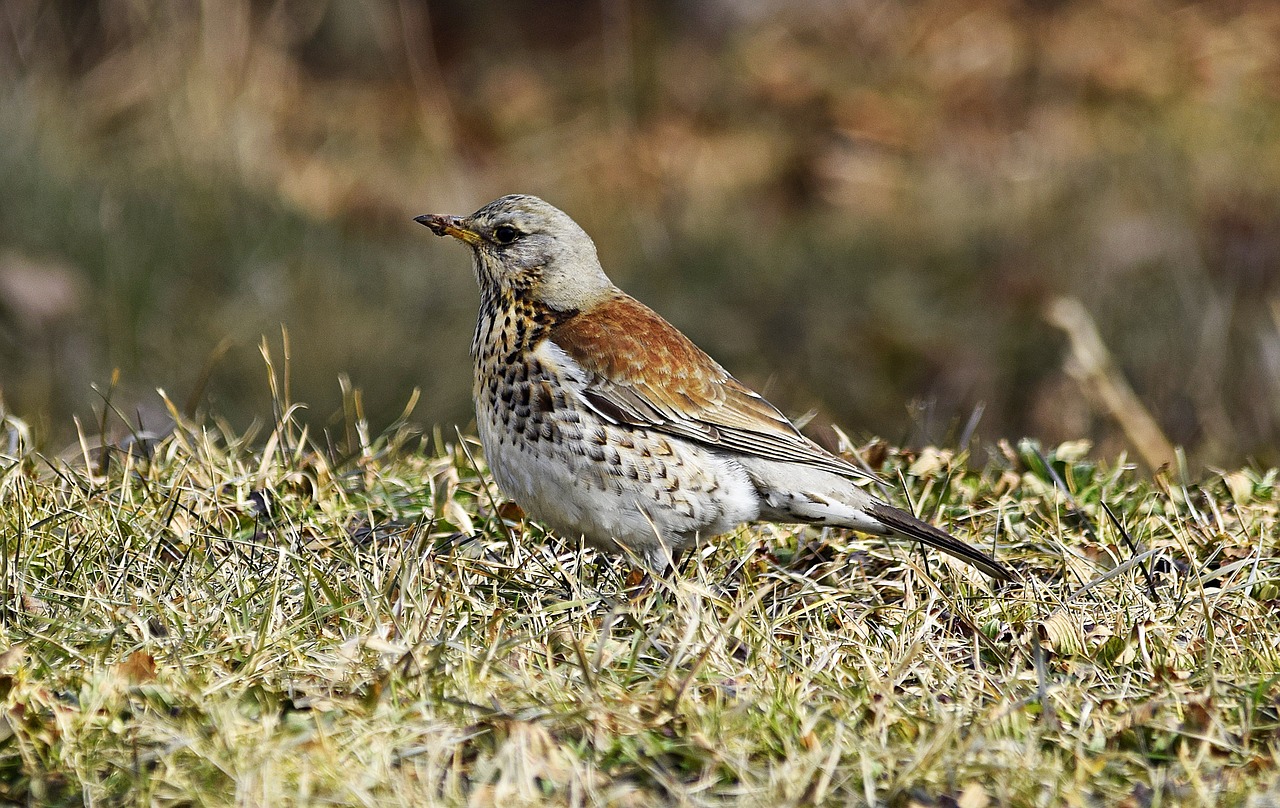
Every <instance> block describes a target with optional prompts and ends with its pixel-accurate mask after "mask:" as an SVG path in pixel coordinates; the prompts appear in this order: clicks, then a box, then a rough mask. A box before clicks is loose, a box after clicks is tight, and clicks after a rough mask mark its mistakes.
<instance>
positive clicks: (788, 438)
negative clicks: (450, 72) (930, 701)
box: [415, 195, 1013, 580]
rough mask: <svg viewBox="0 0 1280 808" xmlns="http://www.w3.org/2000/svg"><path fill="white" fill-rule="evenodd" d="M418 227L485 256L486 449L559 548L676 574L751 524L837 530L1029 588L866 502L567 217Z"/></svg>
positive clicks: (498, 209)
mask: <svg viewBox="0 0 1280 808" xmlns="http://www.w3.org/2000/svg"><path fill="white" fill-rule="evenodd" d="M415 221H417V222H419V223H421V224H424V225H426V226H427V227H429V228H431V230H432V232H434V233H435V234H436V235H438V236H453V237H454V238H457V239H460V240H461V241H464V242H466V243H467V245H468V246H470V247H471V253H472V259H473V261H472V263H473V267H474V269H475V275H476V281H477V283H479V285H480V314H479V318H478V319H477V321H476V330H475V336H474V338H473V340H472V342H471V354H472V357H473V358H474V360H475V382H474V388H473V392H474V396H475V403H476V426H477V429H478V430H479V432H480V442H481V444H482V445H483V446H484V452H485V457H486V458H487V459H488V462H489V467H490V469H491V470H492V472H493V476H494V479H496V480H497V483H498V486H499V487H500V488H501V489H502V491H503V492H504V493H505V494H506V495H507V496H509V497H511V498H512V499H513V500H515V502H516V503H517V504H519V505H520V507H522V508H523V509H524V510H525V511H526V512H527V513H528V514H530V515H531V516H533V517H534V518H535V519H538V520H540V521H542V522H543V523H544V524H546V525H547V526H548V527H550V528H551V529H552V530H554V531H555V532H556V533H558V534H559V535H561V536H563V537H565V538H577V537H579V536H581V537H583V538H584V539H585V540H586V541H587V542H589V543H590V544H592V545H594V546H596V547H599V548H602V549H604V550H608V551H613V552H619V551H630V552H631V553H634V554H637V555H639V556H640V557H641V559H642V560H643V561H644V562H645V563H646V564H648V565H649V566H650V567H651V568H652V569H655V570H661V569H663V568H665V567H666V566H667V565H668V564H670V563H672V560H673V558H678V557H679V554H680V553H682V552H683V551H684V550H686V549H688V548H689V547H691V546H692V545H694V544H695V543H696V542H697V541H698V540H699V539H707V538H710V537H713V536H716V535H719V534H721V533H725V532H728V531H729V530H732V529H733V528H734V527H736V526H738V525H740V524H742V523H744V522H755V521H771V522H792V523H805V524H812V525H828V526H832V527H844V528H852V529H854V530H858V531H862V532H864V533H871V534H875V535H879V536H890V535H897V536H902V537H905V538H908V539H915V540H918V541H921V542H924V543H925V544H928V545H930V546H933V547H936V548H938V549H939V550H942V551H943V552H945V553H950V554H951V555H953V556H955V557H957V558H960V559H962V560H964V561H966V562H968V563H970V564H972V565H974V566H975V567H977V568H978V569H980V570H982V571H983V572H985V573H986V574H987V575H990V576H991V577H993V578H999V579H1002V580H1010V579H1012V578H1013V573H1012V572H1011V571H1010V569H1009V568H1008V567H1006V566H1005V565H1004V564H1001V563H1000V562H999V561H996V560H995V559H994V558H992V557H991V556H989V555H987V554H986V553H984V552H982V551H981V550H978V549H976V548H974V547H972V546H970V545H968V544H966V543H964V542H962V541H960V540H959V539H956V538H954V537H952V536H950V535H948V534H947V533H946V532H944V531H942V530H940V529H938V528H936V527H934V526H933V525H930V524H927V523H925V522H922V521H920V520H919V519H917V518H915V517H914V516H912V515H911V514H909V513H907V512H906V511H902V510H899V509H898V508H895V507H893V506H891V505H889V504H887V503H885V502H882V501H881V500H879V499H877V498H876V497H874V496H872V495H871V494H869V493H867V491H865V490H864V489H862V488H860V487H859V486H858V485H857V483H859V482H863V483H865V482H867V480H868V479H874V477H873V475H872V474H870V473H869V472H865V471H863V470H861V469H859V468H858V467H856V466H854V465H852V464H851V463H849V462H847V461H846V460H844V459H842V458H840V457H837V456H836V455H834V454H831V453H830V452H827V451H826V450H824V449H823V448H821V447H820V446H818V445H817V444H816V443H814V442H813V441H811V440H809V439H808V438H806V437H805V436H804V435H802V434H800V431H799V430H798V429H796V427H795V426H794V425H793V424H792V423H791V422H790V421H788V420H787V418H786V417H785V416H783V415H782V413H781V412H779V410H778V409H777V408H776V407H774V406H773V405H772V404H770V403H769V402H768V401H766V400H765V399H764V398H763V397H761V396H760V395H759V394H758V393H756V392H754V391H753V390H751V389H749V388H748V387H746V386H745V385H743V384H742V383H740V382H739V381H738V380H737V379H735V378H734V377H733V376H730V375H729V373H728V371H726V370H725V369H724V368H722V367H721V366H720V365H719V364H717V363H716V362H715V360H713V359H712V358H711V357H710V356H708V355H707V354H705V353H703V351H702V350H700V349H699V348H698V347H697V346H696V345H694V344H693V343H692V342H691V341H690V340H689V338H688V337H686V336H685V335H684V334H682V333H680V331H679V330H677V329H676V328H675V326H673V325H671V324H670V323H668V322H667V321H666V320H664V319H662V317H660V316H659V315H658V314H657V313H656V312H654V311H653V310H652V309H650V308H649V307H647V306H645V305H644V304H643V303H640V302H639V301H637V300H636V299H635V298H633V297H631V296H629V295H627V294H626V293H624V292H622V291H621V290H620V289H618V287H616V286H614V285H613V282H612V281H610V280H609V277H608V276H607V275H605V273H604V270H603V269H602V268H601V266H600V260H599V258H598V257H597V256H596V247H595V243H594V242H592V240H591V238H590V237H589V236H588V235H587V234H586V232H584V231H583V229H582V228H581V227H579V226H578V225H577V223H575V222H574V221H573V220H572V219H570V218H569V216H568V215H566V214H565V213H564V212H563V211H561V210H559V209H557V208H555V207H553V206H551V205H549V204H548V203H546V202H544V201H542V200H541V199H538V198H537V197H533V196H522V195H512V196H504V197H502V198H501V199H498V200H495V201H493V202H491V203H489V204H488V205H485V206H484V207H483V208H481V209H480V210H478V211H476V212H475V213H473V214H471V215H470V216H465V217H460V216H437V215H427V216H419V217H417V218H416V219H415Z"/></svg>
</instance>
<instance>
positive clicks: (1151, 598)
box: [0, 384, 1280, 806]
mask: <svg viewBox="0 0 1280 808" xmlns="http://www.w3.org/2000/svg"><path fill="white" fill-rule="evenodd" d="M273 390H274V393H275V400H276V401H277V406H276V417H275V419H274V422H273V423H272V425H271V427H270V429H269V430H266V431H263V432H262V434H254V433H253V432H250V433H248V434H236V433H234V432H233V431H232V430H231V428H230V427H228V426H227V425H225V424H220V423H219V422H218V421H217V420H216V419H210V420H208V421H204V422H192V421H189V420H185V419H184V418H182V417H181V416H180V415H179V414H178V412H177V410H176V409H174V411H173V415H174V418H175V421H176V426H175V428H174V430H173V431H172V433H171V434H169V435H168V436H167V437H164V438H161V439H154V438H147V437H146V436H139V437H138V439H137V440H132V441H125V442H123V443H119V444H116V445H113V446H98V445H91V444H90V443H89V442H88V441H85V442H83V443H82V445H81V447H80V448H79V449H78V450H77V451H75V452H73V453H72V454H73V455H74V456H66V457H63V458H53V457H43V456H39V455H36V454H34V453H31V452H28V451H25V450H24V448H23V443H24V440H26V436H25V435H24V432H23V430H22V424H21V423H20V422H17V421H16V420H13V419H9V420H7V421H5V422H4V428H5V435H4V438H5V439H4V440H3V441H0V445H3V446H6V447H8V448H6V449H5V455H4V457H3V461H2V462H3V465H2V466H0V531H3V533H2V535H3V537H4V551H5V552H4V558H3V567H2V569H0V576H2V578H3V582H4V590H5V599H4V603H3V614H2V615H0V617H2V618H3V619H2V621H0V649H2V650H0V697H2V699H3V712H0V800H4V801H11V802H14V803H24V802H25V803H28V804H36V803H38V804H47V805H102V804H106V805H114V804H160V805H232V804H235V805H288V804H323V803H329V804H343V805H422V804H458V805H461V804H468V805H490V804H505V805H517V804H543V803H548V804H575V805H577V804H604V803H608V804H620V805H650V804H654V803H668V804H698V805H701V804H717V803H728V802H732V803H740V804H748V805H789V804H819V803H831V804H849V803H853V804H860V803H866V804H872V803H875V804H892V805H964V806H981V805H1059V804H1074V805H1081V804H1125V805H1157V804H1197V803H1198V804H1215V805H1223V804H1225V805H1232V804H1235V805H1244V804H1256V805H1262V804H1271V803H1267V802H1260V801H1257V800H1258V799H1261V798H1260V797H1258V798H1256V799H1255V801H1253V802H1250V801H1249V799H1250V798H1249V796H1248V795H1250V794H1254V795H1257V794H1259V793H1261V792H1263V791H1265V790H1266V789H1270V792H1269V793H1270V795H1271V797H1270V798H1271V799H1275V798H1277V796H1280V793H1278V792H1277V789H1278V788H1280V786H1277V782H1278V781H1277V771H1278V768H1277V763H1278V755H1280V714H1278V708H1280V651H1278V650H1277V647H1276V637H1277V636H1280V617H1278V616H1277V612H1278V610H1277V606H1278V605H1280V586H1278V583H1280V565H1278V564H1277V561H1276V558H1275V550H1276V535H1277V531H1276V522H1277V506H1278V505H1280V491H1278V490H1277V487H1276V485H1275V481H1276V473H1275V472H1274V471H1268V472H1265V473H1263V472H1259V471H1256V470H1249V469H1246V470H1241V471H1235V472H1231V473H1224V474H1216V475H1213V476H1211V477H1207V478H1205V479H1204V480H1202V481H1201V482H1200V483H1199V484H1196V485H1182V484H1174V483H1172V482H1171V481H1170V479H1169V478H1168V477H1164V476H1161V477H1157V478H1156V479H1155V480H1150V479H1144V478H1142V477H1140V476H1138V475H1136V474H1135V473H1134V472H1133V471H1131V469H1130V467H1129V466H1128V465H1127V464H1126V463H1124V462H1123V460H1121V461H1119V462H1117V463H1115V464H1103V463H1096V462H1094V461H1091V460H1089V459H1087V456H1086V453H1085V447H1083V446H1081V445H1078V444H1074V445H1073V444H1068V445H1064V446H1061V447H1058V448H1057V449H1055V450H1052V451H1045V450H1043V449H1041V448H1040V447H1038V446H1036V445H1035V444H1032V443H1030V442H1024V443H1023V444H1022V445H1020V446H1018V447H1012V446H1008V445H1002V446H1001V447H999V449H998V450H997V451H995V452H993V453H992V459H991V461H990V462H989V463H987V464H986V466H985V467H984V468H982V469H980V470H969V469H968V468H967V467H966V463H965V458H963V457H957V456H955V455H953V454H952V453H950V452H947V451H938V450H925V451H924V452H921V453H919V454H916V455H912V454H906V453H902V452H898V451H895V450H892V449H889V448H888V447H886V446H884V445H883V444H873V445H872V446H870V447H867V451H868V453H869V456H870V457H871V458H872V459H873V460H879V461H880V465H881V466H882V468H883V470H884V471H885V473H886V474H887V475H889V476H891V477H895V476H896V477H898V478H899V479H900V480H901V481H902V482H903V483H904V484H905V490H906V491H907V492H909V496H910V503H911V504H912V505H913V506H914V507H915V508H917V509H918V510H919V511H920V512H921V513H924V514H926V515H928V516H930V517H931V518H934V519H937V520H938V521H940V522H942V523H944V524H948V525H950V526H951V527H952V528H953V529H955V530H956V531H958V532H959V533H961V534H962V535H967V536H970V537H973V538H974V540H976V541H981V542H984V543H991V544H993V545H995V546H996V547H997V549H998V553H999V555H1000V556H1001V557H1002V558H1003V559H1005V560H1006V561H1008V562H1010V563H1011V564H1013V565H1014V566H1015V567H1017V568H1018V569H1019V570H1020V572H1021V573H1022V575H1024V576H1025V579H1026V583H1025V585H1019V586H1014V587H1009V588H1006V589H1003V590H999V591H997V590H993V589H992V588H991V587H990V586H989V585H988V584H987V582H985V581H984V580H983V579H982V578H981V576H979V575H977V574H976V573H973V572H972V571H970V570H969V569H967V568H965V567H963V566H960V565H953V564H951V563H950V562H949V561H948V560H947V559H944V558H939V557H937V556H932V557H929V558H927V559H926V558H924V557H923V556H921V555H919V554H918V553H917V552H916V551H915V550H913V549H912V548H910V547H907V546H904V545H886V544H884V543H881V542H878V541H869V540H864V539H862V538H860V537H857V536H854V535H849V534H845V533H842V532H829V531H828V532H819V531H815V530H811V529H809V530H806V529H797V528H790V527H777V526H768V525H766V526H759V527H751V528H748V529H743V530H740V531H738V532H736V533H734V534H733V535H730V536H726V537H723V538H722V539H721V540H719V541H718V542H717V543H716V544H714V545H711V546H708V547H707V548H706V549H705V550H704V551H703V552H702V553H701V554H700V556H699V557H697V558H696V559H695V560H694V561H693V562H692V563H691V564H689V565H688V566H687V568H686V569H685V570H684V571H683V573H682V574H681V575H680V576H679V577H678V578H675V579H672V580H666V581H659V582H656V584H655V585H654V586H653V587H652V588H651V589H650V590H648V591H646V592H644V593H643V594H640V595H638V596H635V597H629V596H628V590H627V589H626V583H627V582H626V572H627V569H626V566H627V565H626V564H623V563H620V562H618V561H617V560H614V559H610V558H606V557H602V556H599V555H596V554H595V553H593V552H590V551H586V550H582V549H581V548H579V547H576V546H572V545H568V544H565V543H563V542H561V541H559V540H556V539H553V538H549V537H547V536H545V535H544V534H543V533H542V532H541V531H540V530H539V529H538V527H537V526H536V525H532V524H528V523H526V522H524V521H522V520H521V519H520V518H519V514H518V513H517V512H515V511H514V510H513V509H512V508H511V507H510V506H509V505H505V504H503V503H502V501H501V499H500V496H499V494H498V493H497V491H496V490H495V489H494V487H493V485H492V483H491V482H490V481H489V480H488V478H487V477H486V476H485V474H484V469H483V465H481V464H480V463H479V462H478V456H477V454H476V451H477V446H476V444H475V441H474V440H472V439H470V438H466V437H458V438H456V439H445V438H444V436H442V435H439V434H437V435H435V436H434V440H431V441H428V440H427V439H426V438H425V437H424V436H422V435H421V434H420V433H419V432H417V431H416V430H415V429H413V428H412V426H411V425H410V424H409V423H408V422H407V421H406V420H402V421H400V422H397V423H396V424H393V425H392V426H391V427H389V428H388V429H387V430H386V431H385V432H384V433H383V434H381V435H380V436H371V435H370V431H369V429H368V426H367V424H366V422H365V420H364V418H363V413H362V409H361V401H360V397H359V395H358V393H355V392H351V391H348V392H347V394H346V401H347V407H346V411H347V419H346V421H345V423H343V424H341V425H339V427H337V428H336V429H335V430H334V431H333V433H326V434H314V433H310V432H309V431H308V430H307V429H306V428H304V427H300V426H298V424H297V422H296V421H294V420H293V416H294V415H295V414H296V413H297V411H298V408H297V407H293V406H291V405H289V404H288V403H287V402H288V398H287V393H286V387H285V386H284V385H281V384H275V385H274V386H273ZM108 411H109V410H108ZM428 446H438V447H442V448H441V449H440V450H439V451H432V450H429V449H428ZM1107 509H1110V512H1111V513H1112V514H1114V519H1111V518H1110V517H1109V516H1108V515H1107ZM1129 542H1132V543H1133V545H1134V549H1130V548H1129V546H1128V543H1129ZM1135 553H1136V555H1135ZM1135 562H1136V563H1135Z"/></svg>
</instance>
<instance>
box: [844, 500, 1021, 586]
mask: <svg viewBox="0 0 1280 808" xmlns="http://www.w3.org/2000/svg"><path fill="white" fill-rule="evenodd" d="M863 510H864V511H866V512H867V513H868V514H869V515H871V516H873V517H875V518H876V519H878V520H879V521H880V522H882V523H883V524H884V526H885V527H887V528H889V529H890V530H892V531H893V532H895V533H900V534H902V535H903V536H906V537H907V538H911V539H916V540H918V541H922V542H924V543H925V544H927V545H929V546H930V547H936V548H937V549H939V550H941V551H942V552H944V553H947V554H948V555H953V556H955V557H956V558H958V559H960V560H961V561H965V562H968V563H969V564H972V565H973V566H975V567H977V568H978V569H980V570H982V571H983V572H985V573H986V574H987V575H990V576H991V577H992V578H997V579H999V580H1001V581H1012V580H1015V576H1014V574H1013V570H1011V569H1009V568H1008V567H1006V566H1005V565H1004V564H1001V563H1000V562H999V561H996V560H995V559H994V558H992V557H991V556H989V555H987V554H986V553H984V552H982V551H981V550H979V549H978V548H976V547H973V546H972V545H969V544H965V543H964V542H962V541H960V540H959V539H957V538H955V537H954V536H952V535H950V534H949V533H947V532H946V531H943V530H939V529H938V528H936V527H934V526H933V525H931V524H929V523H927V522H921V521H920V520H919V519H917V518H915V517H914V516H912V515H911V514H909V513H907V512H906V511H902V510H898V509H897V508H894V507H892V506H890V505H885V504H884V503H881V502H873V503H871V504H870V505H869V506H867V507H865V508H863Z"/></svg>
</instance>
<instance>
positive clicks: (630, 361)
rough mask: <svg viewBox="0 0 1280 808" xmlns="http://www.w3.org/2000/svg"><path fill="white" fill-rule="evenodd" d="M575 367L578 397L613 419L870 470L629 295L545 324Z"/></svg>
mask: <svg viewBox="0 0 1280 808" xmlns="http://www.w3.org/2000/svg"><path fill="white" fill-rule="evenodd" d="M550 339H551V341H552V342H553V343H554V344H555V345H557V346H558V347H559V348H560V349H561V350H563V351H564V352H565V353H566V354H567V355H568V356H569V357H570V358H571V359H573V360H574V362H575V363H577V365H578V366H579V367H580V368H581V369H582V372H583V373H584V375H585V377H586V378H585V379H584V382H585V389H584V390H583V394H582V395H583V400H584V401H585V402H586V404H587V405H588V406H590V407H591V408H592V409H593V410H595V411H596V412H597V413H598V414H599V415H600V416H601V417H603V418H605V419H607V420H610V421H613V422H615V423H621V424H628V425H631V426H637V427H644V428H646V429H654V430H657V431H660V432H665V433H667V434H669V435H673V436H676V437H680V438H685V439H687V440H691V441H695V442H697V443H701V444H704V445H707V446H715V447H717V448H721V449H726V450H729V451H733V452H738V453H741V454H746V455H754V456H757V457H763V458H766V459H769V460H778V461H783V462H790V463H803V464H805V465H809V466H813V467H815V468H820V469H823V470H824V471H829V472H831V473H833V474H839V475H840V476H842V477H848V478H852V479H857V478H863V479H872V480H874V479H876V477H875V476H874V475H872V474H870V473H868V472H866V471H864V470H862V469H860V468H858V467H857V466H854V465H853V464H851V463H848V462H846V461H845V460H842V459H841V458H839V457H836V456H835V455H833V454H831V453H830V452H827V451H826V450H825V449H823V448H822V447H820V446H818V445H817V444H816V443H814V442H813V441H811V440H809V439H808V438H806V437H805V436H804V435H802V434H801V433H800V431H799V430H798V429H796V428H795V426H794V425H793V424H792V423H791V422H790V421H789V420H787V418H786V416H784V415H783V414H782V413H781V412H779V410H778V409H777V408H776V407H774V406H773V405H772V404H770V403H769V402H768V401H766V400H765V399H764V398H763V397H761V396H760V395H759V394H758V393H756V392H755V391H753V390H751V389H750V388H748V387H746V386H745V385H743V384H742V383H741V382H739V381H738V380H737V379H735V378H733V377H732V376H731V375H729V373H728V372H727V371H726V370H725V369H724V368H723V367H721V366H720V365H719V364H717V363H716V362H715V360H713V359H712V358H711V357H709V356H707V354H706V353H704V352H703V351H702V350H701V349H699V348H698V347H697V346H696V345H694V344H693V343H692V342H691V341H690V340H689V339H688V337H685V336H684V335H683V334H681V333H680V332H679V331H678V330H677V329H676V328H675V326H673V325H671V324H670V323H668V322H667V321H666V320H664V319H662V317H660V316H659V315H658V314H657V313H656V312H654V311H653V310H652V309H650V308H649V307H647V306H645V305H644V304H643V303H640V302H639V301H637V300H635V299H634V298H632V297H630V296H628V295H625V294H622V293H621V292H619V293H618V294H617V295H616V296H614V297H612V298H610V299H609V300H606V301H605V302H604V303H601V304H599V305H597V306H595V307H594V308H592V309H591V310H589V311H587V312H584V313H581V314H578V315H576V316H574V317H571V318H569V319H567V320H565V321H564V322H562V323H560V324H558V325H556V326H555V327H553V328H552V330H551V336H550Z"/></svg>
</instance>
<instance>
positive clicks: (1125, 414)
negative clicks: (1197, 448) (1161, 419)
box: [1045, 297, 1175, 471]
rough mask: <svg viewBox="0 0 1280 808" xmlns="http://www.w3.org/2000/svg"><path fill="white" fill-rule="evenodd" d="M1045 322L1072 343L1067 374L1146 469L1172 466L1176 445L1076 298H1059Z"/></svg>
mask: <svg viewBox="0 0 1280 808" xmlns="http://www.w3.org/2000/svg"><path fill="white" fill-rule="evenodd" d="M1045 319H1046V320H1048V321H1049V323H1050V324H1052V325H1054V326H1056V327H1058V328H1060V329H1062V330H1063V331H1064V332H1066V335H1067V338H1068V339H1069V340H1070V342H1071V354H1070V356H1069V357H1068V360H1067V363H1066V371H1067V373H1068V374H1070V376H1071V377H1072V378H1073V379H1075V380H1076V381H1077V382H1079V383H1080V386H1081V387H1083V388H1084V390H1085V392H1086V393H1087V394H1089V395H1090V396H1091V397H1093V398H1094V399H1095V400H1096V401H1098V402H1099V403H1101V404H1102V406H1103V407H1104V408H1105V409H1106V410H1107V412H1108V413H1109V414H1110V415H1111V417H1112V418H1114V419H1115V421H1116V423H1117V424H1119V426H1120V429H1121V430H1123V431H1124V434H1125V436H1126V437H1128V439H1129V442H1130V443H1132V444H1133V446H1134V448H1135V449H1137V451H1138V454H1139V455H1141V456H1142V459H1143V461H1144V462H1145V463H1146V464H1147V466H1148V467H1149V468H1150V469H1151V470H1152V471H1155V470H1156V469H1159V468H1161V467H1162V466H1167V467H1173V466H1174V463H1175V454H1174V449H1173V444H1172V443H1170V442H1169V439H1168V438H1167V437H1165V434H1164V432H1163V431H1161V429H1160V426H1159V424H1157V423H1156V420H1155V419H1154V418H1152V417H1151V413H1150V412H1148V411H1147V408H1146V407H1145V406H1143V404H1142V402H1141V401H1140V400H1139V399H1138V396H1137V394H1136V393H1134V392H1133V388H1132V387H1130V386H1129V382H1128V381H1127V380H1126V379H1125V378H1124V375H1123V374H1122V373H1121V372H1120V370H1119V368H1117V367H1116V366H1115V362H1113V361H1112V359H1111V352H1110V351H1108V350H1107V346H1106V345H1105V344H1104V343H1103V341H1102V336H1101V335H1100V334H1099V333H1098V327H1097V325H1096V324H1095V323H1094V321H1093V317H1091V316H1090V315H1089V312H1088V311H1087V310H1086V309H1085V307H1084V305H1083V304H1082V303H1081V302H1080V301H1079V300H1077V299H1075V298H1073V297H1060V298H1057V299H1055V300H1054V301H1053V302H1052V303H1050V304H1049V306H1048V308H1047V309H1046V310H1045Z"/></svg>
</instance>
